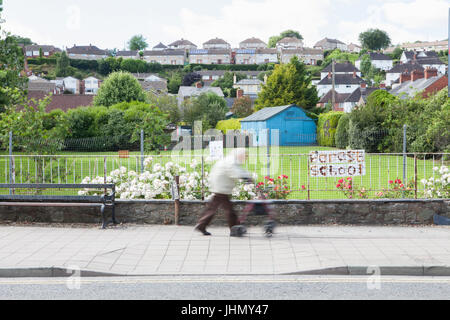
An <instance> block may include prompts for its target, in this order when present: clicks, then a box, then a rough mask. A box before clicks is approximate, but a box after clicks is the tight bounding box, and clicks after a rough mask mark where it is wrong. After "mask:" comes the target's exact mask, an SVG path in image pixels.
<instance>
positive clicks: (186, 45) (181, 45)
mask: <svg viewBox="0 0 450 320" xmlns="http://www.w3.org/2000/svg"><path fill="white" fill-rule="evenodd" d="M169 49H174V50H185V51H189V50H195V49H197V46H196V45H195V44H193V43H192V42H190V41H189V40H186V39H183V38H181V40H177V41H175V42H173V43H171V44H169Z"/></svg>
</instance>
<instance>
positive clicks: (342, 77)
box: [317, 74, 366, 85]
mask: <svg viewBox="0 0 450 320" xmlns="http://www.w3.org/2000/svg"><path fill="white" fill-rule="evenodd" d="M334 77H335V83H336V84H337V85H340V84H361V83H366V82H365V81H364V80H363V79H361V78H360V77H358V76H357V75H356V77H353V74H335V75H334ZM331 84H333V79H332V78H328V77H325V78H323V79H322V80H320V82H319V83H318V84H317V85H331Z"/></svg>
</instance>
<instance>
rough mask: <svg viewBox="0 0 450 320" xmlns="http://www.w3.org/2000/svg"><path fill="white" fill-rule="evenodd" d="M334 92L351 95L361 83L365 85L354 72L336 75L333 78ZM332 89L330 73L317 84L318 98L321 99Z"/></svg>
mask: <svg viewBox="0 0 450 320" xmlns="http://www.w3.org/2000/svg"><path fill="white" fill-rule="evenodd" d="M334 77H335V89H334V90H335V91H336V92H339V93H352V92H353V91H355V90H356V89H357V88H358V87H360V86H361V83H366V82H365V81H364V80H363V79H361V77H359V76H358V75H357V74H356V72H353V74H336V75H335V76H334ZM331 89H333V76H332V74H331V72H330V73H329V74H328V76H327V77H325V78H323V79H322V80H320V82H319V83H318V84H317V93H318V95H319V97H320V98H321V97H323V96H324V95H326V94H327V93H328V91H330V90H331Z"/></svg>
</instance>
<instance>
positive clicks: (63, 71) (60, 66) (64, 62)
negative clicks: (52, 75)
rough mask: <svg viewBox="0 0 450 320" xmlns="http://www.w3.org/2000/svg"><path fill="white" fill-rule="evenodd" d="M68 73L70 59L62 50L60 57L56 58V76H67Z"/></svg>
mask: <svg viewBox="0 0 450 320" xmlns="http://www.w3.org/2000/svg"><path fill="white" fill-rule="evenodd" d="M70 73H71V72H70V59H69V57H68V56H67V53H66V52H65V51H64V52H63V53H62V54H61V57H59V58H57V59H56V76H57V77H67V76H69V75H70Z"/></svg>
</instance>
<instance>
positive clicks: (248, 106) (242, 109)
mask: <svg viewBox="0 0 450 320" xmlns="http://www.w3.org/2000/svg"><path fill="white" fill-rule="evenodd" d="M231 112H233V114H234V115H235V116H236V117H238V118H246V117H248V116H249V115H251V114H252V113H253V102H252V99H250V98H249V97H245V96H244V97H241V98H239V99H236V101H234V104H233V107H232V108H231Z"/></svg>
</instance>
